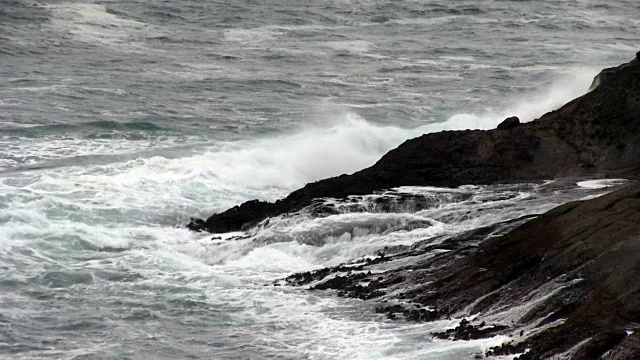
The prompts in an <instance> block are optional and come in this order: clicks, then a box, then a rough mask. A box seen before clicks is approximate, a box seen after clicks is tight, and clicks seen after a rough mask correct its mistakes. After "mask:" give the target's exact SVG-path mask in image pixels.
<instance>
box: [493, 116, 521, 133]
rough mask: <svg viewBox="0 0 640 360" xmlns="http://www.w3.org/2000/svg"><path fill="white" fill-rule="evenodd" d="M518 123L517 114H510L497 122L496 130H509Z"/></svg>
mask: <svg viewBox="0 0 640 360" xmlns="http://www.w3.org/2000/svg"><path fill="white" fill-rule="evenodd" d="M518 125H520V119H519V118H518V117H517V116H511V117H508V118H506V119H504V120H503V121H502V122H501V123H500V124H498V128H497V129H498V130H511V129H513V128H515V127H516V126H518Z"/></svg>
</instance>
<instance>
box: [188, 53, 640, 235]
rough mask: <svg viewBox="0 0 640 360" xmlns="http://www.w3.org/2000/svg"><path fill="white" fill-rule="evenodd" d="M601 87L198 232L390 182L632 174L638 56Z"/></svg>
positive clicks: (391, 157)
mask: <svg viewBox="0 0 640 360" xmlns="http://www.w3.org/2000/svg"><path fill="white" fill-rule="evenodd" d="M605 71H606V76H602V77H601V78H600V80H599V84H598V86H597V87H596V88H595V89H594V90H593V91H591V92H589V93H587V94H585V95H584V96H582V97H580V98H578V99H575V100H573V101H571V102H569V103H568V104H566V105H565V106H563V107H562V108H560V109H559V110H556V111H552V112H550V113H547V114H545V115H544V116H542V117H541V118H539V119H537V120H534V121H532V122H528V123H523V124H520V125H518V126H517V127H515V128H512V129H511V130H510V131H508V132H507V131H503V130H498V129H494V130H490V131H479V130H474V131H471V130H465V131H444V132H439V133H431V134H425V135H422V136H420V137H418V138H415V139H411V140H407V141H405V142H404V143H403V144H402V145H400V146H399V147H397V148H396V149H394V150H391V151H389V152H388V153H387V154H386V155H384V156H383V157H382V158H381V159H380V160H379V161H378V162H377V163H376V164H374V165H373V166H371V167H370V168H367V169H364V170H361V171H358V172H356V173H354V174H352V175H340V176H337V177H334V178H330V179H325V180H321V181H318V182H315V183H310V184H307V185H306V186H305V187H304V188H302V189H299V190H297V191H294V192H293V193H291V194H290V195H289V196H287V197H286V198H285V199H282V200H278V201H276V202H274V203H269V202H261V201H257V200H254V201H250V202H247V203H244V204H242V205H241V206H239V207H238V206H236V207H234V208H232V209H229V210H227V211H225V212H222V213H219V214H214V215H212V216H211V217H209V218H208V219H207V220H206V221H205V225H204V226H196V228H197V229H203V230H208V231H210V232H228V231H236V230H240V229H242V228H246V227H250V226H253V225H255V224H257V223H258V222H259V221H261V220H263V219H265V218H267V217H271V216H276V215H280V214H283V213H287V212H293V211H297V210H299V209H301V208H303V207H305V206H307V205H310V204H311V203H312V201H313V199H318V198H323V197H334V198H344V197H346V196H349V195H364V194H371V193H373V192H374V191H376V190H381V189H388V188H391V187H397V186H405V185H416V186H427V185H428V186H447V187H455V186H459V185H463V184H492V183H498V182H503V183H506V182H531V181H543V180H545V179H553V178H558V177H569V176H601V177H607V176H619V177H635V176H637V173H638V172H637V170H638V169H639V168H640V61H639V60H633V61H631V62H629V63H627V64H623V65H621V66H618V67H616V68H612V69H607V70H605Z"/></svg>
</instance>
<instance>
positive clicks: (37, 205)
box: [0, 0, 638, 360]
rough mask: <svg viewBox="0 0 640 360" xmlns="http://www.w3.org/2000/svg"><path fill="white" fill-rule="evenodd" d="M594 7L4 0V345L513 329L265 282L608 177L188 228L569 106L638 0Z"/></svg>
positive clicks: (223, 344)
mask: <svg viewBox="0 0 640 360" xmlns="http://www.w3.org/2000/svg"><path fill="white" fill-rule="evenodd" d="M34 5H35V6H34ZM591 5H592V4H591V3H590V2H586V3H583V2H580V3H579V4H578V3H573V2H571V3H567V2H525V3H523V2H513V3H512V2H510V1H502V2H494V1H466V0H465V1H460V2H456V3H452V2H442V3H441V4H438V3H437V2H435V3H422V2H391V1H387V2H385V1H378V0H375V1H372V2H369V1H367V2H357V1H356V2H353V1H346V2H345V1H339V2H331V3H325V4H322V7H320V5H318V4H315V3H312V2H305V1H300V2H296V3H295V4H294V3H291V4H288V5H287V6H286V8H285V7H283V6H282V4H281V2H277V1H270V0H267V1H265V2H264V4H261V5H260V6H256V5H255V4H253V3H251V2H250V1H240V0H239V1H234V3H233V4H221V3H211V2H203V1H191V0H184V1H180V2H176V1H163V2H149V1H142V0H131V1H120V0H113V1H108V2H100V1H98V2H95V1H94V2H91V1H84V0H73V1H52V0H42V1H39V2H37V4H34V3H33V2H30V1H26V0H24V1H23V0H17V1H11V2H7V3H6V4H5V3H3V4H2V5H0V34H2V35H1V39H0V40H1V41H0V63H2V66H0V75H2V76H0V357H4V358H11V359H44V358H56V359H58V358H59V359H82V358H95V359H114V358H133V359H145V358H146V359H149V358H152V359H182V358H195V357H200V358H216V359H247V358H252V359H266V358H281V359H446V360H449V359H451V360H452V359H467V358H473V356H474V355H475V354H477V353H479V352H480V353H481V352H482V351H483V350H484V349H486V348H487V347H489V346H491V345H494V344H499V343H501V342H502V341H504V340H505V338H503V337H499V338H495V339H486V340H481V341H472V342H448V341H440V340H433V339H432V338H431V336H430V335H429V332H430V331H431V330H432V329H442V328H446V327H450V326H452V325H455V321H450V322H436V323H432V324H412V323H405V322H402V321H397V322H393V321H390V320H386V319H384V318H383V317H381V316H377V315H375V314H374V312H373V311H372V308H373V307H374V304H373V303H372V302H362V301H360V300H347V299H341V298H336V297H334V296H333V295H332V294H330V293H320V292H315V293H313V292H309V291H306V290H304V289H292V288H286V287H271V286H265V285H268V284H270V283H271V282H272V281H274V280H276V279H279V278H282V277H285V276H287V275H290V274H291V273H293V272H297V271H306V270H310V269H316V268H320V267H324V266H327V265H334V264H338V263H341V262H344V261H349V260H352V259H353V258H358V257H361V256H368V255H371V254H372V253H375V252H376V251H377V250H378V249H380V248H381V247H384V246H396V247H400V246H408V245H411V244H412V243H414V242H416V241H435V240H430V239H433V237H434V236H440V235H446V234H452V233H456V232H460V231H464V230H468V229H472V228H474V227H477V226H483V225H487V224H491V223H493V222H497V221H502V220H506V219H511V218H514V217H517V216H521V215H525V214H529V213H535V212H541V211H545V210H547V209H549V208H550V207H552V206H554V205H556V204H558V203H561V202H564V201H568V200H571V199H576V198H583V197H585V196H597V195H599V194H600V193H601V190H598V189H594V188H593V187H594V186H593V184H592V183H586V184H587V185H588V186H587V187H576V188H575V189H573V188H571V187H569V188H561V189H555V190H554V189H548V188H544V187H537V186H516V187H504V188H486V187H463V188H459V189H433V188H424V189H416V188H413V189H401V190H400V191H403V192H409V193H420V194H423V195H425V194H427V195H429V194H431V195H432V197H433V198H437V199H440V200H439V202H437V203H434V205H433V206H432V207H428V208H426V209H416V208H415V207H412V206H410V205H408V206H406V207H405V208H402V209H397V211H393V212H391V213H385V212H383V211H381V210H380V209H379V208H376V207H375V205H373V204H371V201H373V198H364V199H359V200H357V202H359V204H360V205H362V208H363V209H365V208H366V209H368V210H367V211H362V212H359V213H354V212H349V211H348V210H347V209H348V208H349V204H342V205H340V204H338V205H340V206H339V207H340V208H341V209H343V212H342V213H340V214H338V215H334V216H330V217H325V218H313V217H311V216H310V215H308V214H306V213H302V214H299V215H297V216H293V217H287V218H278V219H272V221H271V222H270V224H269V225H264V224H263V227H262V228H260V229H259V230H256V231H255V232H252V233H250V234H248V235H250V236H249V237H248V238H246V239H241V240H225V239H224V238H227V239H229V238H231V237H232V235H227V236H225V237H224V238H223V239H218V238H216V239H211V237H212V235H207V234H193V233H191V232H188V231H187V230H185V229H184V228H182V227H181V226H182V225H184V224H185V223H186V222H187V221H188V218H189V217H190V216H199V217H206V216H208V215H210V214H211V213H213V212H215V211H220V210H223V209H225V208H228V207H230V206H233V205H236V204H238V203H241V202H243V201H245V200H249V199H253V198H259V199H264V200H275V199H277V198H279V197H282V196H284V195H286V194H287V193H289V192H290V191H292V190H294V189H296V188H299V187H301V186H303V185H304V184H305V183H308V182H311V181H315V180H318V179H321V178H325V177H328V176H334V175H339V174H341V173H351V172H354V171H357V170H359V169H361V168H364V167H367V166H370V165H372V164H373V163H374V162H375V161H377V159H379V158H380V156H382V155H383V154H384V153H385V152H387V151H388V150H390V149H392V148H394V147H396V146H398V145H399V144H400V143H402V142H403V141H405V140H406V139H409V138H413V137H415V136H419V135H421V134H423V133H426V132H432V131H439V130H452V129H467V128H469V129H489V128H493V127H495V126H496V125H497V124H498V123H499V122H500V121H502V120H503V119H504V118H505V117H508V116H513V115H516V116H519V117H520V118H521V119H522V120H523V121H531V120H533V119H535V118H537V117H539V116H541V115H542V114H544V113H545V112H547V111H549V110H552V109H556V108H558V107H559V106H560V105H562V104H563V103H565V102H567V101H569V100H570V99H572V98H574V97H576V96H579V95H581V94H582V93H584V92H585V91H586V89H587V88H588V86H589V84H590V83H591V79H592V77H593V75H595V73H596V72H597V70H598V69H600V68H602V67H604V66H605V65H606V66H612V65H618V64H620V63H621V62H622V61H628V60H629V59H630V58H631V56H633V55H635V51H636V48H637V46H636V45H637V44H638V42H637V39H638V36H637V35H638V28H637V27H634V24H635V25H637V21H636V20H635V19H631V18H630V17H629V14H632V13H633V10H634V9H636V7H637V5H636V4H635V3H634V2H631V1H626V0H616V1H613V2H610V4H609V5H608V7H600V6H591ZM522 14H526V15H522ZM380 16H383V17H384V16H387V17H389V19H388V21H385V20H384V19H381V18H380ZM578 26H579V29H580V31H576V28H577V27H578ZM611 39H616V40H615V42H611ZM453 40H455V41H453ZM589 184H591V185H589ZM582 185H583V186H584V185H585V184H582ZM600 185H601V184H600ZM600 185H598V186H600ZM431 195H429V196H431ZM461 196H462V197H461ZM327 201H329V200H327ZM236 235H239V234H236Z"/></svg>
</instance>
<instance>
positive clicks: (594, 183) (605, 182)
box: [577, 179, 627, 189]
mask: <svg viewBox="0 0 640 360" xmlns="http://www.w3.org/2000/svg"><path fill="white" fill-rule="evenodd" d="M626 182H627V180H626V179H597V180H585V181H580V182H578V183H577V185H578V186H580V187H582V188H586V189H604V188H607V187H611V186H618V185H622V184H624V183H626Z"/></svg>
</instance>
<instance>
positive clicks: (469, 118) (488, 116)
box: [433, 68, 599, 131]
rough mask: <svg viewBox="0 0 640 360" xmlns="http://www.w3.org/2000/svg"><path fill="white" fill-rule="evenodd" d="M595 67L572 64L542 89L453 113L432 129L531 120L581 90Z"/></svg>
mask: <svg viewBox="0 0 640 360" xmlns="http://www.w3.org/2000/svg"><path fill="white" fill-rule="evenodd" d="M598 71H599V70H598V69H596V68H576V69H571V70H568V71H565V72H563V73H562V74H559V77H558V79H557V80H555V81H554V82H553V83H552V84H550V85H548V86H546V87H545V89H546V90H544V91H542V92H539V93H533V94H514V95H513V97H512V99H513V100H512V101H511V102H512V104H513V105H511V106H508V107H507V108H506V109H491V108H489V109H487V110H486V111H485V112H484V113H480V114H465V113H460V114H456V115H453V116H452V117H450V118H449V120H448V121H446V122H445V123H443V124H438V125H434V126H433V130H434V131H436V130H462V129H483V130H486V129H491V128H494V127H496V126H497V125H498V124H499V123H500V122H501V121H502V120H504V119H505V118H507V117H510V116H518V117H519V118H520V121H523V122H528V121H532V120H535V119H537V118H539V117H540V116H542V115H544V114H545V113H547V112H549V111H552V110H556V109H558V108H560V107H561V106H562V105H564V104H565V103H567V102H569V101H570V100H572V99H574V98H577V97H579V96H581V95H583V94H585V93H586V92H587V90H588V89H589V86H590V85H591V82H592V81H593V77H594V76H595V75H596V74H597V73H598Z"/></svg>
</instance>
